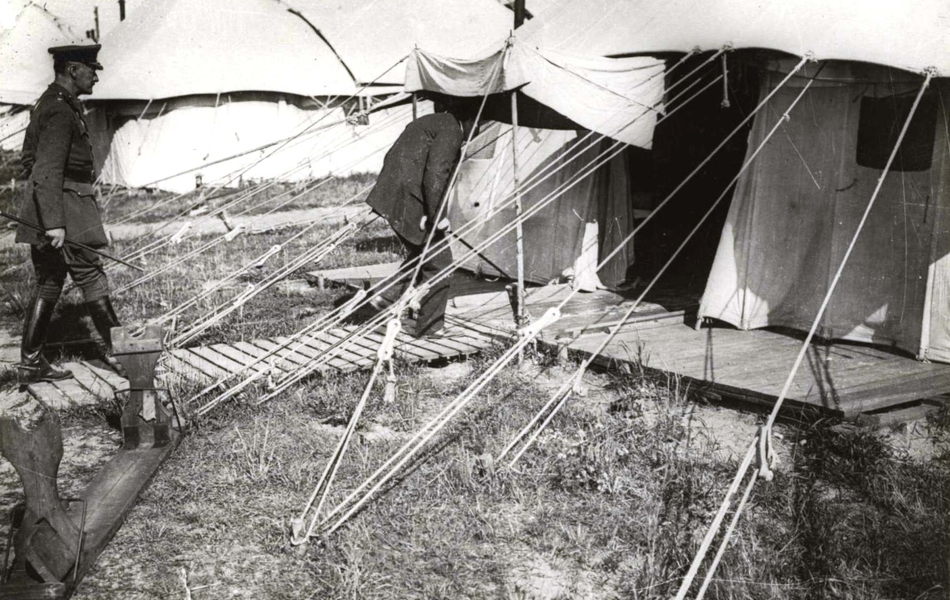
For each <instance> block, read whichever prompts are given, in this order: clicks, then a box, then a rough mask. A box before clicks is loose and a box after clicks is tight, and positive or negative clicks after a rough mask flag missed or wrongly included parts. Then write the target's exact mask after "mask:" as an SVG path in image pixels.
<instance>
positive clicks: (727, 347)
mask: <svg viewBox="0 0 950 600" xmlns="http://www.w3.org/2000/svg"><path fill="white" fill-rule="evenodd" d="M656 325H657V324H656V323H653V324H652V326H651V327H644V328H642V329H641V328H638V327H637V326H636V325H633V326H630V327H629V328H627V329H625V330H624V331H621V332H620V333H619V334H618V335H617V336H616V338H615V339H614V340H613V341H612V342H611V343H610V344H608V346H607V348H606V349H605V351H604V353H603V358H602V359H601V361H602V362H605V361H609V360H611V359H612V360H622V361H629V362H637V361H638V360H642V363H643V366H644V367H646V368H647V369H652V370H654V371H661V372H667V373H673V374H676V375H679V376H681V377H683V378H684V380H686V381H687V382H688V383H690V384H691V385H692V386H693V387H694V388H696V389H699V390H706V391H710V392H712V393H713V395H725V396H735V397H741V396H745V397H746V398H745V399H750V398H757V399H758V400H759V401H761V402H765V403H769V402H774V401H775V400H776V399H777V397H778V395H779V393H780V392H781V389H782V387H783V385H784V383H785V380H786V378H787V377H788V373H789V371H790V370H791V367H792V365H793V364H794V361H795V357H796V355H797V354H798V352H799V350H800V348H801V344H802V342H801V341H800V340H799V339H797V338H795V337H791V336H789V335H786V334H783V333H777V332H773V331H764V330H756V331H738V330H734V329H727V328H712V329H701V330H698V331H697V330H695V329H693V328H691V327H688V326H687V325H685V324H683V323H682V322H677V321H676V320H669V321H665V322H661V325H660V326H656ZM602 340H603V338H602V337H601V336H583V337H579V338H577V339H575V340H574V341H573V342H571V344H570V346H569V348H570V349H572V350H576V351H580V352H582V353H589V352H592V351H593V350H594V349H596V348H597V347H598V346H599V345H600V343H601V342H602ZM946 392H950V366H948V365H944V364H937V363H924V362H920V361H917V360H914V359H913V358H910V357H907V356H903V355H900V354H896V353H894V352H890V351H888V350H886V349H883V348H877V347H872V346H864V345H854V344H844V343H842V344H828V343H825V342H821V343H818V344H814V345H813V346H812V350H811V351H810V352H809V354H808V355H807V358H806V360H805V361H804V362H803V363H802V366H801V368H800V369H799V370H798V373H797V374H796V376H795V378H794V379H793V380H792V386H791V389H790V391H789V396H788V399H787V402H788V403H789V405H790V406H797V407H799V408H801V407H819V408H822V409H825V410H828V411H831V412H833V413H837V414H840V415H842V416H845V417H856V416H857V415H859V414H861V413H863V412H867V411H870V410H877V409H881V408H885V407H889V406H896V405H901V404H905V403H909V402H913V401H916V400H920V399H926V398H932V397H935V396H938V395H941V394H943V393H946Z"/></svg>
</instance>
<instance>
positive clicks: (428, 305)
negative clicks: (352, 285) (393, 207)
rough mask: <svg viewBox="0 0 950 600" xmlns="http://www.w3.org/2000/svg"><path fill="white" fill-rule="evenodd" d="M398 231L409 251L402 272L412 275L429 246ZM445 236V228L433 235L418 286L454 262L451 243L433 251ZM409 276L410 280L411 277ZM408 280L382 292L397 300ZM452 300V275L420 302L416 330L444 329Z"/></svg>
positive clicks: (392, 300)
mask: <svg viewBox="0 0 950 600" xmlns="http://www.w3.org/2000/svg"><path fill="white" fill-rule="evenodd" d="M395 233H396V237H398V238H399V241H400V242H402V245H403V246H404V247H405V248H406V254H407V256H406V260H404V261H403V263H402V265H400V268H399V271H400V273H409V274H410V276H411V274H412V273H414V272H415V269H416V262H414V261H416V259H418V258H419V257H420V256H422V249H423V248H424V247H425V244H424V243H422V244H416V243H413V242H410V241H409V240H407V239H406V238H404V237H403V236H402V235H400V234H399V232H398V231H397V232H395ZM426 238H428V233H427V234H426ZM444 239H445V234H444V233H443V232H441V231H437V232H436V233H435V235H434V236H433V238H432V245H431V246H430V249H429V251H428V252H426V261H425V263H423V265H422V269H420V271H419V278H418V280H417V281H416V285H417V286H419V285H422V284H423V283H426V282H427V281H429V280H431V279H432V278H433V277H435V276H436V275H437V274H439V273H440V272H442V270H443V269H445V268H446V267H448V266H449V265H451V264H452V252H451V251H450V250H449V248H448V246H446V247H445V248H444V249H443V250H441V251H434V250H432V248H435V247H437V246H438V245H439V243H440V242H442V241H443V240H444ZM406 279H408V276H407V278H406ZM406 279H404V280H403V281H402V283H401V285H394V286H392V287H390V288H389V289H388V290H386V291H385V292H383V293H382V294H381V295H382V296H383V297H384V298H386V299H387V300H389V301H390V302H396V301H397V300H398V299H399V297H400V296H402V293H403V292H404V291H405V289H406V287H407V282H406ZM448 301H449V281H448V277H446V278H444V279H442V281H439V282H437V283H435V284H433V285H432V287H431V288H430V289H429V293H428V294H426V295H425V297H424V298H423V299H422V301H421V302H420V303H419V304H420V306H419V311H418V312H417V313H416V331H415V333H416V335H417V336H423V335H427V334H429V333H434V332H436V331H438V330H439V329H441V328H442V326H443V325H444V324H445V306H446V304H447V303H448Z"/></svg>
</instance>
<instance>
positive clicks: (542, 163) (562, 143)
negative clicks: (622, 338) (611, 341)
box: [449, 123, 634, 287]
mask: <svg viewBox="0 0 950 600" xmlns="http://www.w3.org/2000/svg"><path fill="white" fill-rule="evenodd" d="M499 134H501V135H500V137H498V136H499ZM496 137H497V139H496V140H495V141H494V142H493V143H491V144H488V145H487V146H485V147H484V148H480V147H481V146H482V145H483V144H482V143H479V140H476V141H475V142H473V147H474V148H480V150H479V151H478V152H477V153H476V154H474V155H472V156H470V157H469V160H467V161H466V162H464V163H463V164H462V166H461V169H460V171H459V180H458V185H457V186H456V189H455V191H454V192H453V195H452V196H451V197H450V199H449V220H450V221H451V222H452V224H453V227H454V228H456V229H460V228H461V227H462V226H463V225H464V224H465V223H468V222H472V221H476V222H480V224H479V225H478V226H476V227H474V228H471V230H469V231H467V232H466V233H465V234H464V235H463V236H462V237H460V238H456V239H455V240H453V242H452V253H453V255H454V256H455V257H456V258H457V259H458V258H461V257H463V256H465V255H466V254H468V253H470V252H471V249H472V248H477V247H478V246H479V244H481V242H482V241H484V240H486V239H488V238H489V237H490V236H491V235H492V234H494V233H495V232H497V231H498V230H499V229H501V228H502V227H503V226H505V225H507V224H509V223H512V222H513V221H514V219H515V208H514V206H513V203H511V202H509V200H510V197H511V195H512V192H513V190H514V178H513V172H512V160H511V133H510V129H509V128H508V127H507V126H504V125H502V124H499V123H494V124H492V125H490V126H489V127H487V128H485V129H484V130H483V132H482V135H481V136H480V138H479V139H483V140H491V139H493V138H496ZM599 137H600V136H595V135H593V134H587V135H585V134H579V133H578V132H575V131H552V130H546V129H533V128H527V127H521V128H519V134H518V141H517V143H518V162H519V171H520V178H521V181H522V189H525V190H526V191H525V193H524V194H523V202H524V209H525V210H526V211H528V210H530V209H531V207H533V206H536V205H537V204H538V203H539V202H543V201H544V200H545V199H546V198H548V196H549V195H550V194H552V193H553V192H555V190H557V189H559V188H560V187H561V186H563V185H564V184H565V183H567V182H569V181H572V180H574V179H575V178H577V177H578V175H579V174H581V173H582V171H584V169H583V167H584V166H585V165H587V164H588V163H590V162H591V161H593V160H594V159H595V158H597V157H598V156H600V155H601V154H602V153H603V152H604V151H605V150H607V149H608V148H609V147H610V146H611V145H612V144H613V142H611V141H610V140H600V141H597V140H598V138H599ZM575 156H576V157H577V158H576V159H574V160H570V158H571V157H575ZM535 184H536V185H535ZM632 208H633V203H632V198H631V187H630V181H629V176H628V173H627V166H626V161H625V159H624V156H623V154H622V153H621V154H618V155H617V156H616V157H614V158H613V159H611V160H610V161H609V162H607V163H606V164H604V165H603V166H601V167H600V168H598V169H596V170H595V171H594V172H593V173H591V174H590V175H587V176H586V177H583V179H580V180H579V181H577V183H576V185H574V186H573V187H572V188H571V189H570V190H569V191H567V192H566V193H564V194H563V195H562V196H560V197H559V198H557V199H556V200H554V201H553V202H551V203H550V204H549V205H547V206H545V207H544V208H543V209H541V210H540V211H539V212H538V213H537V214H536V215H534V216H532V217H530V218H529V219H527V220H526V221H525V222H524V247H525V258H524V261H525V279H526V280H527V281H530V282H532V283H541V284H543V283H547V282H549V281H551V280H554V279H558V278H559V277H561V276H562V275H563V274H565V271H566V270H568V269H569V268H571V267H572V266H573V265H574V262H575V260H577V258H578V257H579V256H580V255H581V249H582V248H581V246H582V243H583V237H584V230H585V228H586V225H587V224H588V223H592V222H597V223H598V228H599V234H600V235H599V239H598V246H599V248H598V250H599V255H600V256H601V257H603V256H606V255H607V253H609V252H610V251H612V250H613V249H614V248H616V247H617V245H618V244H619V243H620V241H621V240H623V239H624V237H626V236H627V234H629V233H630V231H632V230H633V226H634V224H633V210H632ZM628 246H629V245H628ZM632 263H633V250H632V247H631V248H625V249H624V250H623V251H621V252H620V253H618V254H617V256H615V257H614V258H613V259H611V261H609V262H608V263H607V265H605V266H604V268H603V269H602V270H601V271H600V272H599V275H600V277H601V280H602V282H603V283H604V284H605V285H607V286H608V287H616V286H617V285H619V284H620V283H623V282H624V281H625V280H626V277H627V270H628V267H629V266H630V265H631V264H632ZM464 266H465V268H466V269H468V270H471V271H474V272H476V273H480V274H485V275H489V276H503V277H507V278H510V279H515V278H516V276H517V244H516V238H515V233H514V232H511V233H509V234H506V235H505V236H503V237H502V238H501V239H499V240H498V241H497V242H495V243H492V244H491V245H489V246H488V247H486V248H485V249H483V250H480V251H479V252H478V254H477V255H476V256H472V257H471V258H469V259H468V260H467V261H466V262H465V264H464Z"/></svg>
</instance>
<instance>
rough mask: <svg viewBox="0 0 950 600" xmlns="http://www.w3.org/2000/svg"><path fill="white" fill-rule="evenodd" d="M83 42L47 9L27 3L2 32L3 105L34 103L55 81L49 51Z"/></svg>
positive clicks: (0, 74)
mask: <svg viewBox="0 0 950 600" xmlns="http://www.w3.org/2000/svg"><path fill="white" fill-rule="evenodd" d="M83 41H84V40H83V38H82V37H81V36H80V35H79V34H77V33H76V32H75V31H73V30H72V29H71V28H70V27H69V26H68V25H66V24H65V23H63V22H62V21H61V20H59V19H58V18H56V17H55V16H54V15H53V14H52V13H50V12H49V11H47V10H46V9H45V8H43V7H41V6H38V5H36V4H28V5H27V6H26V7H25V8H24V9H23V10H22V11H21V12H20V14H19V15H17V18H16V23H15V24H14V26H13V27H12V28H11V29H8V30H6V31H4V32H2V33H0V103H2V104H20V105H27V104H33V102H34V101H36V99H37V98H39V97H40V94H42V93H43V92H44V91H45V90H46V87H47V86H48V85H49V84H50V83H51V82H52V81H53V69H52V64H53V63H52V61H51V60H50V56H49V53H48V52H47V48H49V47H51V46H61V45H65V44H77V43H81V42H83Z"/></svg>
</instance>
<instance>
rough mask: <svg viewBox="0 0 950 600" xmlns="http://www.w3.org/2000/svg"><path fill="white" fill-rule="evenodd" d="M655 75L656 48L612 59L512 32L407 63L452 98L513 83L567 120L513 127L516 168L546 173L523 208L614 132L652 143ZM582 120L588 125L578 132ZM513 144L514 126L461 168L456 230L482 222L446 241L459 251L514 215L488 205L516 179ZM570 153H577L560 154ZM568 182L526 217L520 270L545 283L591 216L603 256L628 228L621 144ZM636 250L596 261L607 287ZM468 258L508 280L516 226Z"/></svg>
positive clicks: (657, 93)
mask: <svg viewBox="0 0 950 600" xmlns="http://www.w3.org/2000/svg"><path fill="white" fill-rule="evenodd" d="M662 75H663V63H662V61H659V60H656V59H653V58H625V59H608V58H599V57H589V56H581V55H576V54H570V53H563V52H550V51H547V50H546V49H543V48H536V47H534V46H531V45H530V44H525V43H523V42H522V41H521V39H520V36H519V34H518V33H517V32H516V33H515V34H514V35H513V36H512V37H511V38H510V39H507V40H503V41H502V42H500V43H498V44H496V45H495V46H494V47H492V48H490V49H489V50H488V51H484V52H482V53H480V55H479V56H476V57H470V58H448V57H444V56H441V55H438V54H435V53H432V52H429V51H428V50H427V49H417V50H414V51H413V53H412V55H411V58H410V62H409V64H408V66H407V70H406V89H407V91H414V90H426V91H434V92H439V93H445V94H450V95H453V96H478V95H484V94H497V93H500V92H505V91H510V90H518V94H519V95H520V96H522V97H523V98H524V100H523V102H524V101H528V102H531V103H536V104H538V105H541V106H543V107H545V109H546V110H549V111H553V114H555V115H558V116H560V117H561V118H562V120H563V121H564V122H565V123H568V124H570V127H571V129H568V130H567V131H563V130H562V131H558V130H554V129H546V128H543V127H532V128H530V129H527V130H525V131H524V132H522V133H521V134H519V138H518V140H517V153H518V155H519V156H520V157H521V159H520V163H521V164H520V166H519V178H520V179H521V180H522V181H530V180H532V179H535V178H538V179H543V181H540V183H539V184H538V185H534V186H526V187H528V188H529V189H528V191H527V192H526V193H525V194H524V198H523V204H524V207H525V209H526V210H527V209H530V208H531V207H532V206H535V205H536V203H538V202H540V201H542V200H544V199H545V198H546V197H547V196H548V195H549V194H550V193H552V192H553V191H555V189H557V188H558V187H560V186H562V185H563V184H566V183H568V182H572V181H573V180H574V179H576V178H577V177H578V176H579V174H580V173H582V172H583V171H584V168H585V166H586V165H588V164H590V163H591V161H592V160H594V159H595V158H596V157H597V156H598V155H600V154H601V153H602V152H604V151H606V150H608V148H610V147H611V145H612V144H614V140H616V141H619V142H623V143H626V144H630V145H632V146H636V147H638V148H650V147H651V145H652V139H653V130H654V127H655V125H656V120H657V116H658V115H659V114H660V112H661V111H662V97H663V77H662ZM522 106H524V104H522ZM585 129H586V130H590V131H593V132H595V134H594V135H593V136H588V135H585V133H584V130H585ZM592 141H593V142H594V143H593V145H591V143H592ZM511 145H512V141H511V136H510V135H508V136H504V137H502V138H499V140H497V141H496V142H495V143H493V144H492V147H491V148H490V149H489V150H488V152H487V153H485V154H483V155H482V156H476V157H474V158H473V160H470V161H468V162H467V163H465V164H464V165H463V166H462V169H461V171H460V174H459V185H458V188H457V193H456V195H455V196H454V197H453V198H452V199H451V202H450V213H449V217H450V220H452V222H453V224H454V226H455V227H456V228H457V229H458V228H460V227H461V226H462V225H463V224H465V223H468V222H471V221H476V222H479V223H480V224H479V225H478V227H476V228H474V229H472V230H471V231H468V232H466V233H465V234H463V235H462V237H461V238H457V239H456V240H455V241H454V242H453V248H452V251H453V254H454V255H455V256H457V257H458V256H463V255H466V254H469V250H470V248H472V247H477V246H478V245H479V244H480V243H481V242H482V241H484V240H486V239H488V238H489V237H490V236H491V235H492V234H493V233H494V232H495V231H497V230H498V228H499V227H501V226H503V225H505V224H506V223H510V222H511V221H512V220H513V219H514V208H513V207H512V206H509V207H508V208H507V209H505V210H501V211H499V210H498V209H496V208H495V206H496V204H500V203H501V202H503V201H504V200H505V199H507V198H510V196H511V193H512V191H513V189H514V175H513V167H512V164H513V163H512V156H511V149H510V146H511ZM475 146H476V147H477V146H478V144H475ZM585 148H586V150H584V149H585ZM575 155H577V156H578V158H576V159H575V160H573V161H568V160H566V158H567V157H569V156H575ZM558 167H559V168H558ZM542 171H546V172H549V173H552V174H553V177H548V176H546V174H545V173H544V172H542ZM571 185H572V187H570V189H569V190H568V191H567V193H565V194H564V195H563V196H561V197H560V198H559V199H557V201H556V202H554V203H552V204H551V205H549V206H547V207H546V208H544V209H543V210H542V211H541V212H539V213H538V214H537V215H536V216H534V217H532V219H530V220H529V221H528V222H526V223H525V226H524V229H525V231H524V246H525V248H526V250H525V278H526V279H527V280H529V281H534V282H539V283H545V282H547V281H549V280H551V279H555V278H557V277H558V276H560V275H561V274H563V273H564V272H565V271H566V270H569V269H572V267H573V266H574V263H575V261H576V260H577V259H578V258H579V257H580V255H581V253H582V250H583V247H582V242H583V239H584V233H585V231H586V230H588V225H589V224H593V223H596V224H597V227H598V229H599V234H600V235H599V240H598V244H597V246H598V247H597V251H598V253H599V255H600V256H602V257H603V256H606V254H607V253H609V252H611V251H613V250H614V249H615V248H617V246H618V243H619V242H620V241H621V240H622V239H623V238H624V237H625V236H626V235H627V234H628V233H629V232H630V231H631V230H632V228H633V226H634V216H633V208H634V207H633V201H632V196H633V194H632V187H631V182H630V180H629V178H628V175H627V171H626V164H625V158H624V156H623V155H622V154H618V155H616V156H614V157H613V158H612V159H611V160H610V161H609V162H607V163H606V164H604V165H603V166H601V167H600V168H599V169H597V170H596V172H595V174H594V175H593V176H592V177H588V178H585V179H583V180H580V181H575V182H573V183H572V184H571ZM632 260H633V255H632V249H631V248H626V247H625V248H624V249H623V251H622V252H621V253H620V254H618V255H617V256H616V257H614V258H613V259H612V260H611V262H610V264H608V265H607V266H606V267H605V269H604V270H602V272H601V279H602V282H603V283H604V284H605V285H608V286H617V285H619V284H621V283H622V282H624V281H625V280H626V278H627V267H628V265H629V264H630V263H631V262H632ZM466 266H467V267H468V268H470V269H473V270H475V271H479V272H487V273H492V274H504V275H507V276H509V277H512V278H513V277H514V275H515V274H516V268H515V267H516V238H515V234H514V233H511V234H510V235H506V236H505V237H504V238H502V239H501V240H500V241H498V242H496V243H494V244H492V245H491V246H489V247H487V248H486V249H485V250H483V251H481V252H479V254H478V256H477V257H476V258H473V259H471V260H469V261H468V262H467V263H466Z"/></svg>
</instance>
